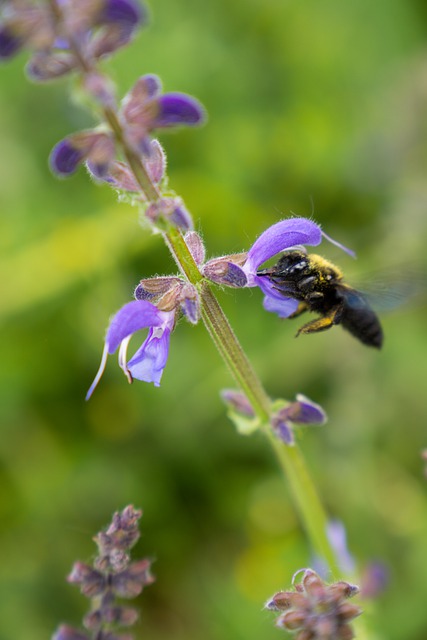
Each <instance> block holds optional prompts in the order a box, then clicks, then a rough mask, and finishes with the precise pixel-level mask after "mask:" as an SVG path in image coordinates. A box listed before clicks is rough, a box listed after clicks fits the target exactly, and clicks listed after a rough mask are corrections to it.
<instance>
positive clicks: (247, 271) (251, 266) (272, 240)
mask: <svg viewBox="0 0 427 640" xmlns="http://www.w3.org/2000/svg"><path fill="white" fill-rule="evenodd" d="M322 238H325V239H327V240H328V241H329V242H332V244H335V245H337V246H338V247H340V248H341V249H343V250H344V251H346V252H347V253H349V254H350V255H354V254H353V252H352V251H351V250H349V249H347V248H346V247H344V246H343V245H341V244H340V243H338V242H336V241H335V240H332V238H330V237H329V236H327V235H326V234H325V233H324V231H322V229H321V228H320V226H319V225H318V224H316V223H315V222H313V221H312V220H309V219H307V218H288V219H286V220H281V221H280V222H277V223H276V224H274V225H272V226H271V227H269V228H268V229H266V230H265V231H264V232H263V233H262V234H261V235H260V236H259V238H257V240H255V242H254V244H253V245H252V247H251V248H250V249H249V251H248V252H247V253H246V254H236V255H230V256H223V257H222V258H214V259H213V260H210V261H209V262H207V263H206V264H205V265H204V267H203V274H204V275H205V277H207V278H209V279H211V280H213V281H214V282H217V283H219V284H223V285H225V286H233V287H243V286H244V287H256V286H257V287H259V288H260V289H261V290H262V292H263V293H264V294H265V298H264V307H265V309H267V311H272V312H274V313H277V314H278V315H279V316H280V317H282V318H286V317H288V316H290V315H291V314H292V313H294V312H295V311H296V309H297V307H298V301H297V300H294V299H293V298H286V297H285V296H284V295H283V293H281V292H278V291H277V290H276V289H275V288H274V286H273V284H272V283H271V282H270V281H269V279H268V278H261V277H259V276H258V275H257V273H258V269H259V267H260V266H261V265H262V264H263V263H264V262H266V261H267V260H269V259H270V258H272V257H273V256H275V255H277V254H278V253H280V252H281V251H285V250H286V249H290V248H292V247H296V246H298V247H299V246H300V245H310V246H317V245H319V244H320V243H321V241H322Z"/></svg>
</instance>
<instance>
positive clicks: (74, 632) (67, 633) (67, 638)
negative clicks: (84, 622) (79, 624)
mask: <svg viewBox="0 0 427 640" xmlns="http://www.w3.org/2000/svg"><path fill="white" fill-rule="evenodd" d="M52 640H89V636H88V634H87V633H84V632H83V631H79V630H78V629H74V628H73V627H70V626H69V625H68V624H61V626H60V627H59V628H58V629H57V630H56V632H55V633H54V634H53V636H52Z"/></svg>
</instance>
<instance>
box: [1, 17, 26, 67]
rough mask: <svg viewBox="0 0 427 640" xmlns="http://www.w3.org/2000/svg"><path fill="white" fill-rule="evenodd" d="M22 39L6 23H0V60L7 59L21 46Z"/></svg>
mask: <svg viewBox="0 0 427 640" xmlns="http://www.w3.org/2000/svg"><path fill="white" fill-rule="evenodd" d="M23 44H24V41H23V39H22V38H20V37H19V36H17V35H15V34H14V33H13V31H12V30H11V29H10V28H8V27H7V25H0V60H7V59H8V58H11V57H12V56H14V55H15V54H16V53H18V51H19V50H20V49H21V48H22V46H23Z"/></svg>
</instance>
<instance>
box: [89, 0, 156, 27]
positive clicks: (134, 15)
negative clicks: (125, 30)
mask: <svg viewBox="0 0 427 640" xmlns="http://www.w3.org/2000/svg"><path fill="white" fill-rule="evenodd" d="M103 5H104V6H103V8H102V11H101V13H100V14H99V18H98V21H99V22H100V23H102V22H109V23H110V22H112V23H116V24H117V23H118V24H121V25H123V24H124V25H126V26H127V27H131V28H133V27H136V26H137V25H139V24H142V23H143V22H145V20H146V18H147V13H146V10H145V8H143V7H142V5H140V4H139V3H138V2H136V0H104V2H103Z"/></svg>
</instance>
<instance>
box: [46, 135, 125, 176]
mask: <svg viewBox="0 0 427 640" xmlns="http://www.w3.org/2000/svg"><path fill="white" fill-rule="evenodd" d="M114 154H115V145H114V140H113V138H112V137H111V136H110V135H108V134H106V133H101V132H97V131H82V132H80V133H76V134H74V135H72V136H68V138H64V140H61V142H58V144H57V145H56V146H55V147H54V148H53V150H52V152H51V154H50V166H51V169H52V171H53V172H54V173H56V174H58V175H60V176H62V177H67V176H69V175H71V174H72V173H74V171H76V169H77V167H78V166H79V164H81V163H82V162H83V161H84V160H86V159H87V160H89V161H90V163H91V169H92V172H93V173H94V174H95V175H97V176H100V177H102V176H104V175H105V174H106V173H107V172H108V169H109V166H110V164H111V162H112V161H113V158H114Z"/></svg>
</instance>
